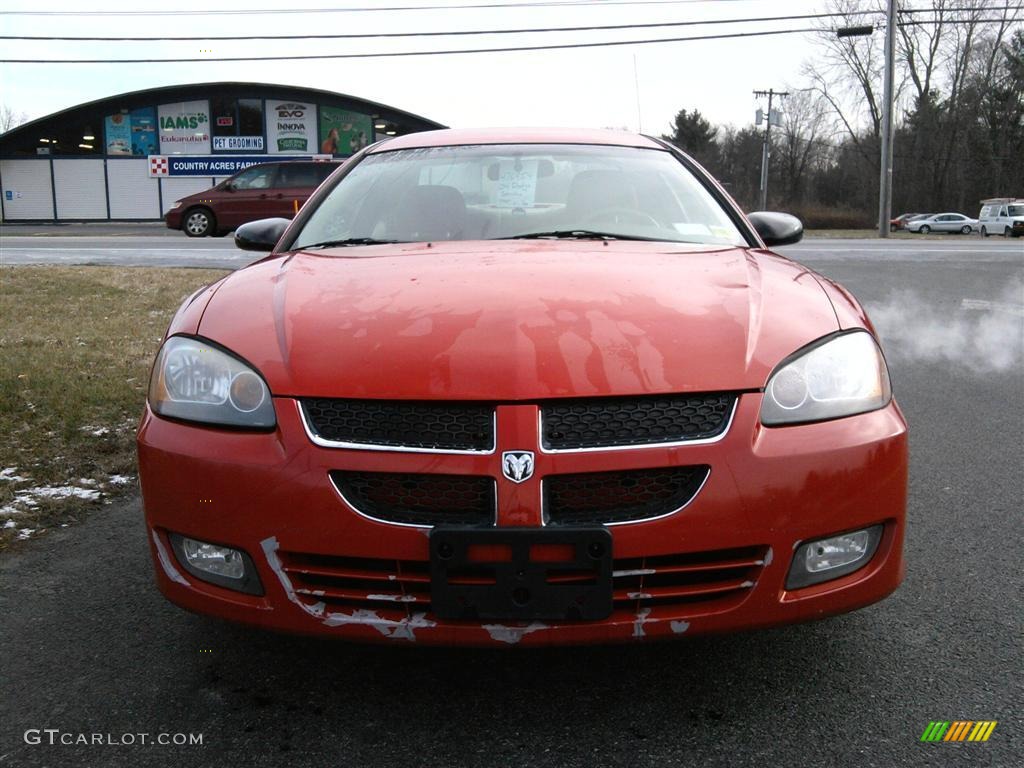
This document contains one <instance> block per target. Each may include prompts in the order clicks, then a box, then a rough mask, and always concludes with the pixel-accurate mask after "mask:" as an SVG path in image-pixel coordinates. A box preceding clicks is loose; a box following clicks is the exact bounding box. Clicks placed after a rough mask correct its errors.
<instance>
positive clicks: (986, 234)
mask: <svg viewBox="0 0 1024 768" xmlns="http://www.w3.org/2000/svg"><path fill="white" fill-rule="evenodd" d="M981 236H982V237H988V230H987V229H985V228H984V227H982V228H981Z"/></svg>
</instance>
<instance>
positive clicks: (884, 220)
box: [878, 0, 897, 237]
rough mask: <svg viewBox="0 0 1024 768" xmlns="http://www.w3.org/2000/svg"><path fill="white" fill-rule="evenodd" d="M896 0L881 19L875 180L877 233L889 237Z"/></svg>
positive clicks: (889, 1) (890, 3) (890, 4)
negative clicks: (881, 80)
mask: <svg viewBox="0 0 1024 768" xmlns="http://www.w3.org/2000/svg"><path fill="white" fill-rule="evenodd" d="M896 2H897V0H888V8H887V9H886V20H885V82H884V84H883V92H882V162H881V173H880V176H879V182H878V236H879V237H888V236H889V220H890V219H891V218H892V91H893V70H894V69H895V66H894V65H895V59H896V10H897V9H896Z"/></svg>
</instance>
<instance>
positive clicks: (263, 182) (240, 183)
mask: <svg viewBox="0 0 1024 768" xmlns="http://www.w3.org/2000/svg"><path fill="white" fill-rule="evenodd" d="M276 171H277V167H276V166H273V165H264V166H257V167H255V168H249V169H247V170H244V171H242V172H241V173H240V174H238V175H237V176H235V179H234V181H232V182H231V186H232V187H234V188H235V189H236V190H244V189H270V187H271V186H273V182H274V174H275V173H276Z"/></svg>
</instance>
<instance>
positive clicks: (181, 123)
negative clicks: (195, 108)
mask: <svg viewBox="0 0 1024 768" xmlns="http://www.w3.org/2000/svg"><path fill="white" fill-rule="evenodd" d="M205 122H206V115H205V114H203V113H201V112H200V113H199V114H196V115H177V116H175V117H172V116H170V115H167V116H166V117H161V118H160V130H162V131H180V130H189V129H195V128H198V127H199V126H200V125H202V124H203V123H205Z"/></svg>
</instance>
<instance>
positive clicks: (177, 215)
mask: <svg viewBox="0 0 1024 768" xmlns="http://www.w3.org/2000/svg"><path fill="white" fill-rule="evenodd" d="M183 212H184V206H181V205H179V206H178V207H177V208H171V210H169V211H168V212H167V213H165V214H164V223H165V224H166V225H167V228H168V229H181V214H182V213H183Z"/></svg>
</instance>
